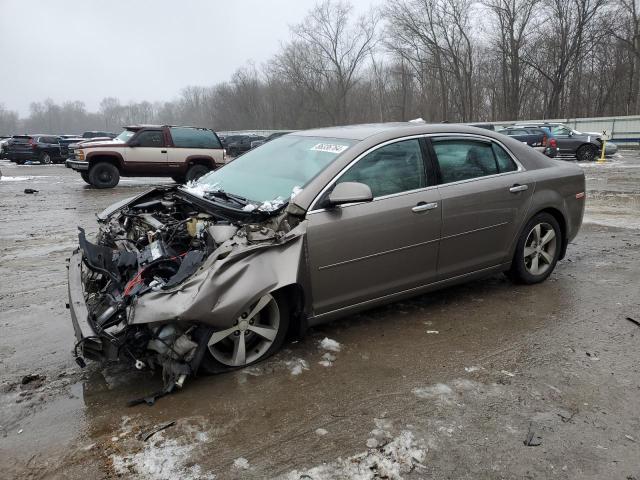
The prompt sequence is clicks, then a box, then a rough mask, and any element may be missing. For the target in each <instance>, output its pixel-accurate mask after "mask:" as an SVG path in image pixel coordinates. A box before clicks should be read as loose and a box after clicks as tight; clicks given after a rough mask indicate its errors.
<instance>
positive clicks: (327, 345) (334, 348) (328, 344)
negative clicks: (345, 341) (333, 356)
mask: <svg viewBox="0 0 640 480" xmlns="http://www.w3.org/2000/svg"><path fill="white" fill-rule="evenodd" d="M320 348H321V349H323V350H328V351H330V352H339V351H340V349H341V348H342V346H341V345H340V344H339V343H338V342H336V341H335V340H332V339H330V338H328V337H324V338H323V339H322V340H321V341H320Z"/></svg>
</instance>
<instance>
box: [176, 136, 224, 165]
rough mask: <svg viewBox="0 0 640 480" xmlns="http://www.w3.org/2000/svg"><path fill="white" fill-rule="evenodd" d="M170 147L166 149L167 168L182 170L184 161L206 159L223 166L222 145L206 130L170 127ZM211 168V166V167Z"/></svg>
mask: <svg viewBox="0 0 640 480" xmlns="http://www.w3.org/2000/svg"><path fill="white" fill-rule="evenodd" d="M169 134H170V135H171V143H172V145H171V146H170V147H169V149H168V155H169V162H168V163H169V167H170V168H175V169H176V170H177V169H180V168H184V165H185V161H188V160H193V159H196V158H200V159H207V160H209V161H211V162H212V163H213V162H215V164H216V165H223V164H224V152H223V149H222V144H221V143H220V140H219V139H218V137H217V135H216V134H215V133H213V131H211V130H208V129H206V128H187V127H170V128H169ZM211 166H212V167H213V165H211Z"/></svg>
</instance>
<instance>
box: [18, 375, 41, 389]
mask: <svg viewBox="0 0 640 480" xmlns="http://www.w3.org/2000/svg"><path fill="white" fill-rule="evenodd" d="M46 379H47V377H46V376H45V375H40V374H39V373H30V374H28V375H25V376H24V377H22V380H20V388H21V389H22V390H35V389H37V388H40V387H41V386H42V384H43V383H44V381H45V380H46Z"/></svg>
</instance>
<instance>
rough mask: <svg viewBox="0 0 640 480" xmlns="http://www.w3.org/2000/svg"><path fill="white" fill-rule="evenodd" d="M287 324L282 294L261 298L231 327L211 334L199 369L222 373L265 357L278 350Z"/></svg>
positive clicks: (287, 313) (288, 312)
mask: <svg viewBox="0 0 640 480" xmlns="http://www.w3.org/2000/svg"><path fill="white" fill-rule="evenodd" d="M289 321H290V310H289V306H288V303H287V301H286V298H285V297H284V295H282V294H281V293H279V292H275V293H271V294H269V293H268V294H266V295H263V296H262V297H261V298H260V299H258V301H257V302H256V303H254V304H253V305H251V306H250V307H249V308H248V309H247V311H246V312H243V313H242V314H241V315H240V317H238V318H237V319H236V320H235V321H234V322H233V323H234V324H233V325H232V326H230V327H229V328H226V329H222V330H219V331H217V332H213V333H212V335H211V337H210V338H209V340H208V350H207V352H206V353H205V356H204V358H203V360H202V364H201V365H200V368H201V369H202V371H204V372H205V373H208V374H214V373H222V372H225V371H229V370H235V369H238V368H244V367H247V366H249V365H252V364H254V363H257V362H261V361H262V360H265V359H267V358H269V357H270V356H271V355H273V354H274V353H276V352H277V351H278V350H279V349H280V347H282V344H283V343H284V340H285V338H286V335H287V330H288V329H289Z"/></svg>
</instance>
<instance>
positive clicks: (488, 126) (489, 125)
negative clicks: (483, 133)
mask: <svg viewBox="0 0 640 480" xmlns="http://www.w3.org/2000/svg"><path fill="white" fill-rule="evenodd" d="M465 125H469V126H470V127H476V128H483V129H485V130H491V131H494V130H495V129H496V127H495V125H494V124H493V123H466V124H465Z"/></svg>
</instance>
